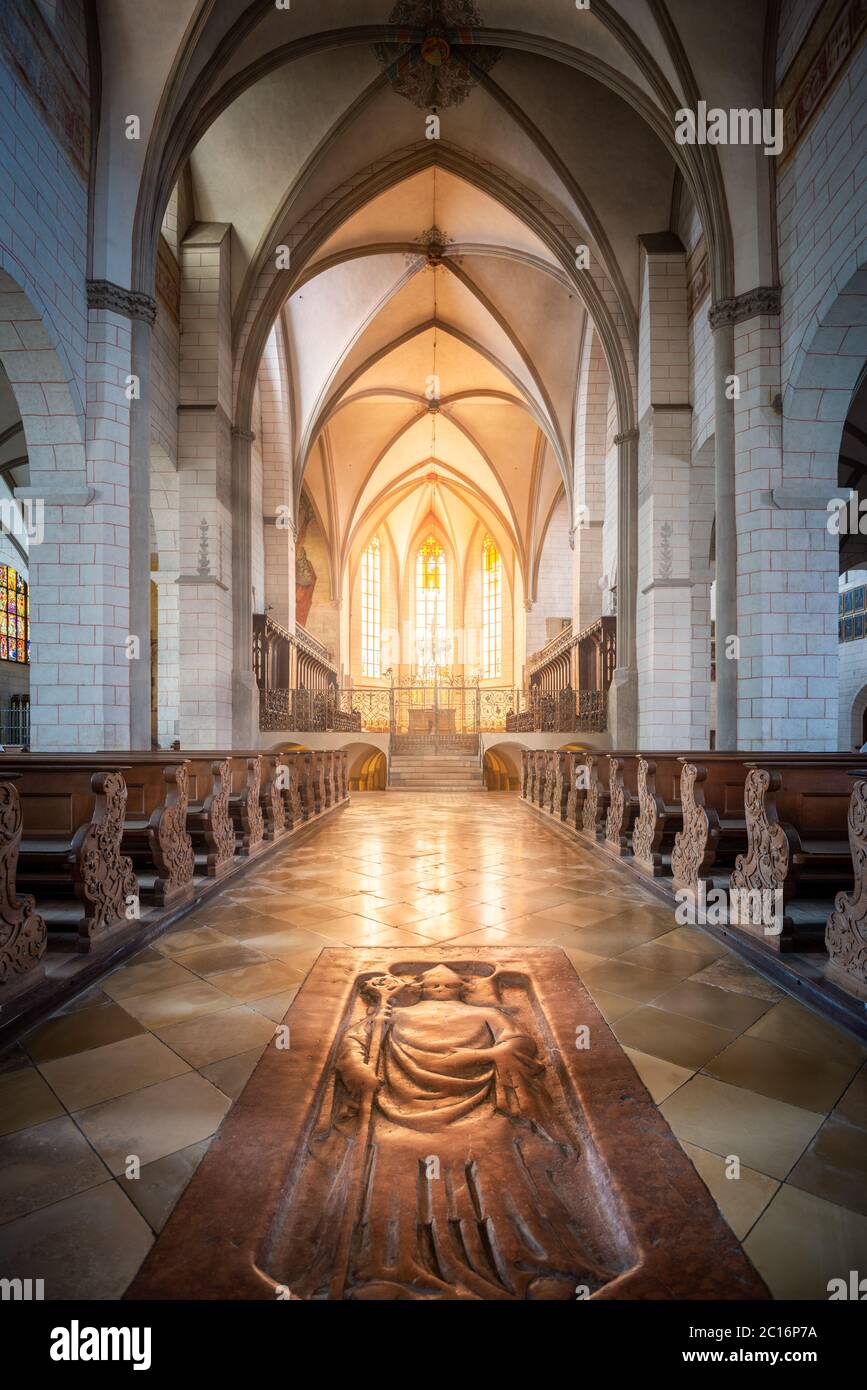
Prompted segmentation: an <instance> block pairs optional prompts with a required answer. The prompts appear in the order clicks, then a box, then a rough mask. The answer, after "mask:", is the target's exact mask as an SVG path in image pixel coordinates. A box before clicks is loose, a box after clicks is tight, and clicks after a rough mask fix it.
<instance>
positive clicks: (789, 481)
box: [715, 287, 848, 752]
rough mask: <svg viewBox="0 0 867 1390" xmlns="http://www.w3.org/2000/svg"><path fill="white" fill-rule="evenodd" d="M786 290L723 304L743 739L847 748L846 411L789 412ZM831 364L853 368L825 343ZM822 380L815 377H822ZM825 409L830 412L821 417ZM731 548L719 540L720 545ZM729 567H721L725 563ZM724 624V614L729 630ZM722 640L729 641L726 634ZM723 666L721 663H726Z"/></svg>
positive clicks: (747, 744)
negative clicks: (841, 586) (838, 498)
mask: <svg viewBox="0 0 867 1390" xmlns="http://www.w3.org/2000/svg"><path fill="white" fill-rule="evenodd" d="M779 308H780V292H779V290H776V289H774V288H773V287H770V288H759V289H756V290H752V291H750V292H749V293H748V294H744V295H740V296H738V298H737V299H734V300H727V301H725V303H724V304H722V305H718V306H715V313H716V315H717V316H718V317H719V316H722V315H724V316H725V317H726V318H727V320H728V321H729V322H730V323H731V325H732V329H731V331H732V334H733V338H734V374H735V375H736V378H737V388H738V391H739V395H738V396H737V398H736V399H735V401H734V412H735V439H736V456H735V488H736V507H737V542H738V619H739V621H738V628H737V632H738V637H739V647H740V660H739V661H738V662H737V663H731V664H736V665H737V666H738V668H739V682H738V709H739V722H738V733H739V738H738V744H739V747H741V748H746V749H756V750H761V749H768V748H778V749H791V750H793V751H796V750H803V751H806V752H830V751H833V750H834V749H836V747H837V581H838V564H839V537H838V536H837V535H835V534H833V530H832V528H831V527H829V525H828V511H827V506H828V502H829V500H830V498H831V497H832V496H835V495H836V492H837V489H836V478H837V458H838V454H839V449H840V424H839V411H832V412H831V416H832V418H830V419H827V418H825V417H823V415H822V413H821V412H822V408H823V407H825V404H826V395H824V394H823V396H822V399H821V404H820V403H819V401H818V390H816V391H812V390H811V391H810V392H809V393H808V396H809V399H808V400H806V401H804V403H803V408H804V410H805V411H808V410H809V411H812V412H813V413H812V414H811V415H810V416H809V418H808V419H795V418H790V417H789V416H788V415H787V417H786V420H785V424H784V421H783V417H782V414H781V413H780V404H779V394H780V361H781V354H780V329H779ZM821 363H822V369H823V371H828V372H830V373H831V374H832V375H833V374H834V373H835V372H836V371H837V370H838V369H840V370H841V374H842V372H843V369H845V367H846V366H847V365H848V364H846V363H845V360H843V361H839V360H838V359H837V358H836V356H835V353H834V351H833V349H832V350H830V351H826V349H825V348H824V347H823V349H822V357H821ZM810 385H811V386H812V385H813V382H812V381H811V382H810ZM817 412H818V417H817ZM717 555H719V542H717ZM718 564H719V562H718ZM719 631H720V628H719V619H718V620H717V632H719ZM718 642H719V639H718ZM721 664H722V663H721V661H720V660H719V659H718V661H717V667H718V669H719V667H720V665H721Z"/></svg>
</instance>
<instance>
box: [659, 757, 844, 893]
mask: <svg viewBox="0 0 867 1390" xmlns="http://www.w3.org/2000/svg"><path fill="white" fill-rule="evenodd" d="M777 757H782V758H784V759H785V760H786V761H787V762H789V763H791V764H804V765H809V766H812V767H814V768H815V769H816V773H817V775H818V776H821V775H822V769H824V768H825V767H834V766H842V767H845V768H848V767H850V766H851V765H852V755H851V754H849V753H784V754H777V753H773V752H771V753H767V754H766V753H745V752H721V751H716V750H715V751H713V752H709V753H701V754H690V755H687V756H685V757H682V758H681V762H682V763H683V772H682V775H681V782H680V793H681V807H682V810H683V829H682V830H680V831H679V832H678V835H677V836H676V838H675V844H674V848H673V850H672V854H671V870H672V880H673V886H674V888H675V890H678V889H680V888H687V889H689V891H690V892H693V893H697V892H698V888H699V884H700V883H702V882H703V883H705V884H706V885H707V886H711V885H712V884H714V883H716V882H717V881H720V882H722V881H726V882H727V881H728V876H729V874H730V873H731V871H732V869H733V868H734V865H735V862H736V860H737V857H738V855H739V854H746V852H747V819H746V809H745V805H744V796H745V790H746V780H747V777H748V775H749V771H750V768H751V767H753V766H755V764H756V763H757V762H762V763H764V761H765V759H775V758H777ZM856 757H860V755H856Z"/></svg>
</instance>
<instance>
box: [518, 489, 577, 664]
mask: <svg viewBox="0 0 867 1390" xmlns="http://www.w3.org/2000/svg"><path fill="white" fill-rule="evenodd" d="M569 526H570V522H569V507H568V504H567V502H566V498H565V497H562V498H561V499H560V501H559V502H558V503H557V506H556V507H555V509H554V513H553V515H552V517H551V521H550V524H549V526H548V531H547V534H546V536H545V540H544V544H543V547H542V554H541V557H540V559H539V578H538V584H537V589H536V599H535V602H534V604H533V608H532V610H531V612H529V613H528V614H527V654H528V656H532V655H533V653H534V652H537V651H539V650H540V649H541V648H542V647H544V645H545V643H546V642H547V640H548V636H547V628H546V624H547V621H548V619H549V618H569V617H570V616H571V614H572V560H573V552H572V548H571V546H570V545H569Z"/></svg>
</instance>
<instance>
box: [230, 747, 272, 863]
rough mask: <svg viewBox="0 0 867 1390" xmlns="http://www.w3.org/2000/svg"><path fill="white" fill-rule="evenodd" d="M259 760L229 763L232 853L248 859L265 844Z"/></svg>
mask: <svg viewBox="0 0 867 1390" xmlns="http://www.w3.org/2000/svg"><path fill="white" fill-rule="evenodd" d="M261 796H262V758H261V755H260V754H258V753H257V754H256V755H255V756H253V757H243V756H242V757H241V758H233V759H232V794H231V796H230V797H229V814H230V815H231V817H232V823H233V824H234V827H235V835H236V842H235V850H236V853H238V854H240V855H243V856H244V858H246V859H249V858H252V857H253V856H254V855H256V854H258V853H259V852H260V851H261V850H262V849H263V848H264V844H265V819H264V816H263V815H262V804H261Z"/></svg>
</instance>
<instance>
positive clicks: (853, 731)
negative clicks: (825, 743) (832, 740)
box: [840, 685, 867, 752]
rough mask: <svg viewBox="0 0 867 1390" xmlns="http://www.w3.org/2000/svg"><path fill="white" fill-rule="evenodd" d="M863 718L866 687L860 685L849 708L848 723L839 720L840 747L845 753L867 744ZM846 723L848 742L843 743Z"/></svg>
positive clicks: (866, 707)
mask: <svg viewBox="0 0 867 1390" xmlns="http://www.w3.org/2000/svg"><path fill="white" fill-rule="evenodd" d="M865 716H867V685H862V687H861V689H860V690H859V691H858V694H857V695H856V696H855V698H854V700H853V701H852V704H851V705H850V707H849V718H848V721H846V720H845V719H841V721H840V724H841V739H840V746H841V749H842V751H844V752H846V751H848V750H849V749H850V748H852V749H854V748H860V747H861V746H862V744H864V743H865V742H867V732H865ZM847 722H848V735H849V742H848V743H846V742H845V738H846V723H847Z"/></svg>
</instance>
